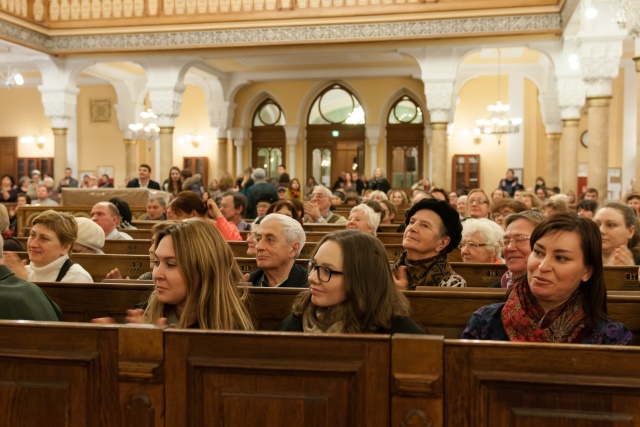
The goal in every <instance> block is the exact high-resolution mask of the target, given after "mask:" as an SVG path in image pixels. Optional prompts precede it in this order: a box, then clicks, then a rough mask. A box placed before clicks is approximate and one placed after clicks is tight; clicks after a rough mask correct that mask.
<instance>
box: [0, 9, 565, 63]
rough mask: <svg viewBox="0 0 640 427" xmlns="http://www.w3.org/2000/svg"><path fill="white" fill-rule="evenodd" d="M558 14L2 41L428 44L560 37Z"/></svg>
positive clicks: (101, 46)
mask: <svg viewBox="0 0 640 427" xmlns="http://www.w3.org/2000/svg"><path fill="white" fill-rule="evenodd" d="M561 30H562V29H561V18H560V14H558V13H550V14H537V15H518V16H492V17H477V18H461V19H433V20H421V21H406V22H388V23H368V24H345V25H314V26H295V27H294V26H289V27H278V28H253V29H228V30H209V31H184V32H177V31H174V32H157V33H143V34H108V35H77V36H75V35H74V36H59V37H51V36H46V35H43V34H42V33H39V32H37V31H34V30H31V29H28V28H25V27H21V26H19V25H16V24H14V23H11V22H8V21H5V20H0V38H4V39H7V40H10V41H14V42H16V43H18V44H21V45H25V46H29V47H32V48H35V49H38V50H43V51H45V52H48V53H50V54H68V53H97V52H104V53H107V52H140V51H150V50H158V51H161V50H169V49H176V48H179V49H203V48H209V49H210V48H221V47H241V46H252V47H255V46H273V45H274V44H277V45H297V44H301V43H306V44H308V43H323V44H326V43H343V42H376V41H389V40H424V39H443V38H455V37H469V36H495V35H522V34H539V33H546V34H560V33H561Z"/></svg>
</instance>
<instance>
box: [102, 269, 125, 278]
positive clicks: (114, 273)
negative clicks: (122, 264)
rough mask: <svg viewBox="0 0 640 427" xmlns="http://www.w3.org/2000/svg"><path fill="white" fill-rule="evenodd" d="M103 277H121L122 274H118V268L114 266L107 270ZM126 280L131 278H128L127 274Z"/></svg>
mask: <svg viewBox="0 0 640 427" xmlns="http://www.w3.org/2000/svg"><path fill="white" fill-rule="evenodd" d="M104 278H105V279H122V274H120V270H119V269H118V267H116V268H114V269H113V270H111V271H110V272H108V273H107V275H106V276H104ZM126 280H131V279H130V278H129V276H127V279H126Z"/></svg>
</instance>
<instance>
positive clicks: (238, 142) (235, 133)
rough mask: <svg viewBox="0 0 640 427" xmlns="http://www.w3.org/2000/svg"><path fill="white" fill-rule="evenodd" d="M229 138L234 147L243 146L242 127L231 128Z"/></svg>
mask: <svg viewBox="0 0 640 427" xmlns="http://www.w3.org/2000/svg"><path fill="white" fill-rule="evenodd" d="M230 137H231V139H233V145H235V146H236V147H242V146H244V129H243V128H233V129H231V135H230Z"/></svg>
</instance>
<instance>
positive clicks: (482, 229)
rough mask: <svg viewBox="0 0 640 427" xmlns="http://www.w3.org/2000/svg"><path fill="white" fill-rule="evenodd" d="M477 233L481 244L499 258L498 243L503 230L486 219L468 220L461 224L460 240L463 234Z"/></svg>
mask: <svg viewBox="0 0 640 427" xmlns="http://www.w3.org/2000/svg"><path fill="white" fill-rule="evenodd" d="M473 233H479V234H480V238H481V239H482V242H479V243H484V244H486V245H487V249H488V250H489V251H490V252H493V253H495V254H496V257H498V256H500V241H501V240H502V237H503V236H504V230H503V229H502V227H500V226H499V225H498V224H496V223H495V222H493V221H491V220H489V219H487V218H469V219H467V220H466V221H464V222H463V223H462V238H463V239H464V236H465V234H473Z"/></svg>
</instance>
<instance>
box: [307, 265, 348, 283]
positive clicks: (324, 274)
mask: <svg viewBox="0 0 640 427" xmlns="http://www.w3.org/2000/svg"><path fill="white" fill-rule="evenodd" d="M314 270H315V271H316V272H317V274H318V279H320V281H321V282H328V281H329V280H331V275H332V274H342V271H333V270H331V269H330V268H328V267H322V266H321V265H318V264H316V262H315V261H309V264H307V272H308V273H309V276H311V275H312V274H313V271H314Z"/></svg>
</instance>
